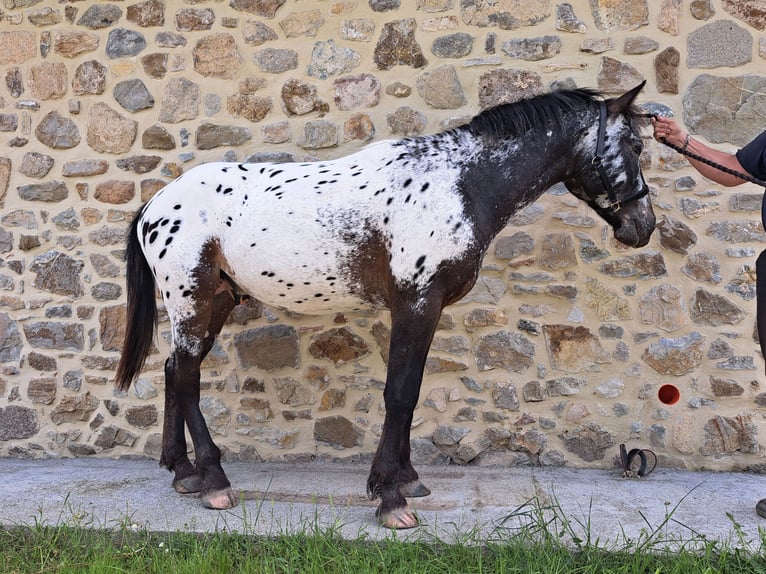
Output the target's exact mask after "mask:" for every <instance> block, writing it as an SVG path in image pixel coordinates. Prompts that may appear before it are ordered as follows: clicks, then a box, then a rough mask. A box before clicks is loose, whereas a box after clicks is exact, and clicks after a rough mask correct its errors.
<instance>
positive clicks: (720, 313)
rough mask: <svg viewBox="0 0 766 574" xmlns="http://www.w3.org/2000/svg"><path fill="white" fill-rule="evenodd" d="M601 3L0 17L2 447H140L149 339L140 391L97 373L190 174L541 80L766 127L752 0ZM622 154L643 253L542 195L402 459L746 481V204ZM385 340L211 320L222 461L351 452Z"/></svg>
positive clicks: (455, 346) (253, 2)
mask: <svg viewBox="0 0 766 574" xmlns="http://www.w3.org/2000/svg"><path fill="white" fill-rule="evenodd" d="M617 4H619V8H617V7H616V6H617ZM617 4H615V3H614V2H612V1H607V0H587V1H586V0H575V1H573V2H571V3H554V2H551V1H549V0H496V1H494V2H488V1H485V0H412V1H409V2H408V1H400V0H322V1H316V2H309V1H296V0H228V1H204V0H201V1H198V0H188V1H187V2H182V1H180V0H166V1H164V2H163V1H162V0H147V1H144V2H133V1H132V0H126V1H124V2H121V1H120V2H110V3H105V2H93V1H89V0H86V1H72V2H67V1H63V2H59V1H56V2H53V1H40V0H4V1H3V8H2V10H0V74H1V75H2V78H3V79H4V82H0V140H1V141H2V151H1V152H0V202H1V204H2V212H1V215H0V223H1V225H2V227H1V228H0V253H1V254H2V258H0V455H3V456H11V457H45V456H54V457H59V456H62V457H63V456H93V455H95V456H104V457H114V456H121V455H128V454H131V455H148V456H151V457H157V456H158V452H159V442H160V432H161V419H162V414H163V413H162V411H163V402H162V393H163V385H164V383H163V380H162V372H161V366H162V363H163V361H164V358H165V356H166V352H167V327H168V325H167V322H166V321H163V322H161V324H160V329H159V331H160V332H159V337H158V340H157V346H158V349H159V350H158V352H157V353H156V354H154V355H152V356H151V357H150V360H149V363H148V365H147V368H146V370H145V372H144V374H143V375H142V377H141V379H140V380H139V381H138V382H137V384H136V385H135V386H134V387H133V388H131V390H130V391H129V393H128V394H126V395H120V394H116V393H115V391H114V390H113V388H112V384H111V380H112V378H113V373H114V368H115V365H116V362H117V360H118V357H119V351H120V346H121V341H122V328H123V320H124V313H125V305H124V298H125V294H124V280H123V275H124V265H123V261H122V258H123V241H124V238H125V232H126V228H127V225H128V222H129V221H130V219H131V217H132V216H133V213H134V212H135V210H136V209H137V208H138V207H139V206H140V205H141V203H142V202H143V201H145V200H146V199H147V198H149V197H151V195H152V194H153V193H155V192H156V191H157V190H158V189H160V188H161V187H162V186H163V185H164V184H165V183H167V182H168V181H170V180H171V179H172V178H174V177H176V176H178V175H179V174H181V173H183V172H184V171H185V170H187V169H189V168H190V167H191V166H193V165H196V164H199V163H202V162H207V161H212V160H220V159H229V160H237V161H242V160H253V161H258V160H276V161H283V160H294V159H296V160H301V161H302V160H304V159H324V158H333V157H338V156H341V155H344V154H347V153H350V152H352V151H353V150H355V149H358V148H359V147H360V146H363V145H365V144H367V143H368V142H370V141H372V140H374V139H381V138H389V137H402V136H406V135H414V134H420V133H432V132H435V131H438V130H440V129H444V128H445V127H449V126H452V125H455V124H457V123H459V122H462V121H464V120H465V119H466V118H468V117H470V116H471V115H473V114H475V113H477V112H478V111H479V110H480V109H482V108H484V107H487V106H491V105H494V104H498V103H502V102H506V101H514V100H516V99H518V98H521V97H525V96H529V95H533V94H537V93H540V92H543V91H546V90H548V89H550V88H553V87H572V86H588V87H595V88H597V89H599V90H602V91H603V92H605V93H607V94H617V93H621V92H622V91H624V90H626V89H628V88H630V87H633V86H634V85H636V84H637V83H638V82H639V81H640V80H642V79H647V80H648V83H647V87H646V89H645V91H644V92H643V94H642V96H641V102H642V103H645V104H646V105H647V107H648V108H650V109H654V110H664V111H666V112H669V111H671V110H672V111H673V112H674V113H675V115H676V116H677V117H678V118H680V119H682V121H683V122H684V123H685V125H686V126H687V127H688V129H689V130H690V131H691V132H692V133H694V134H695V135H697V136H698V137H700V138H701V139H704V140H707V141H709V142H713V143H715V144H717V145H719V147H720V148H721V149H727V150H733V149H735V148H736V146H737V145H741V144H743V143H744V142H746V141H747V140H748V139H749V138H751V137H752V136H754V135H756V134H757V133H759V132H760V130H761V129H762V127H763V126H764V125H766V97H765V96H764V94H765V93H766V91H764V85H766V76H764V75H761V74H760V72H761V71H762V70H763V67H764V58H766V36H765V35H764V34H763V30H764V27H766V18H764V16H763V12H762V11H761V10H759V6H761V5H762V2H760V0H693V1H691V2H681V0H662V1H657V2H649V1H648V0H625V1H623V2H619V3H617ZM3 83H4V85H2V84H3ZM648 136H649V133H648V132H647V140H646V143H647V146H646V152H645V158H644V165H645V173H646V176H647V179H648V181H649V182H650V184H651V187H652V196H653V199H654V203H655V206H656V211H657V214H658V230H657V232H656V234H655V235H654V237H653V239H652V241H651V243H650V244H649V246H647V247H646V248H643V249H639V250H630V249H627V248H625V247H624V246H620V245H618V244H616V243H615V242H614V240H613V239H611V232H610V230H609V229H608V227H607V226H606V225H605V224H604V222H603V221H601V220H600V219H599V218H598V217H597V216H596V214H595V213H593V212H592V211H590V210H589V209H588V208H587V207H586V206H584V205H581V204H579V203H578V202H577V201H576V200H575V199H574V197H572V196H571V195H569V194H567V193H566V192H564V191H562V190H561V189H553V190H551V191H550V192H549V193H547V194H545V195H544V196H543V198H541V199H540V201H539V202H537V203H535V204H534V205H531V206H530V207H528V208H527V209H526V210H525V211H524V212H523V213H520V214H518V215H517V216H516V217H515V218H514V219H513V221H512V222H511V223H510V225H509V226H508V227H507V229H505V230H504V231H503V232H502V233H501V234H500V236H499V237H498V239H497V240H496V242H495V243H494V244H493V245H492V246H491V248H490V250H489V252H488V254H487V257H486V260H485V264H484V267H483V269H482V273H481V276H480V278H479V280H478V283H477V285H476V287H475V288H474V289H473V291H472V292H471V293H470V295H469V296H467V297H466V298H465V300H464V301H462V302H461V303H459V304H457V305H455V306H453V307H451V308H449V309H448V310H447V312H446V313H445V315H444V317H443V320H442V323H441V326H440V329H439V331H438V332H437V336H436V339H435V341H434V345H433V349H432V353H431V355H430V358H429V360H428V364H427V367H426V371H427V372H426V375H425V379H424V385H423V391H422V394H421V400H420V403H419V406H418V408H417V410H416V412H415V421H414V423H413V426H414V429H413V436H414V437H415V438H414V445H415V449H414V453H415V458H416V459H417V460H418V461H426V462H430V463H447V462H449V461H454V462H457V463H461V464H463V463H473V464H500V465H525V464H543V465H564V464H567V465H571V466H599V467H605V468H609V467H611V466H612V465H613V464H614V458H615V455H616V454H617V452H618V445H619V444H620V443H621V442H625V443H628V445H629V446H631V447H632V446H642V447H649V448H652V449H653V450H655V451H656V452H657V453H658V454H659V456H660V461H661V464H663V465H672V466H679V467H687V468H716V469H739V468H746V467H751V468H753V467H756V466H757V465H759V464H760V461H761V452H762V449H761V443H762V442H763V440H764V438H766V434H765V433H766V430H760V429H759V423H760V422H761V421H762V419H763V416H764V412H765V411H764V407H765V406H766V389H764V388H761V386H760V382H761V380H762V377H761V373H762V372H763V368H764V367H763V360H762V358H761V356H760V354H759V353H758V351H757V344H756V341H755V340H754V309H755V301H754V276H753V265H754V261H755V258H756V256H757V254H758V253H759V252H760V250H761V248H762V247H763V244H764V242H766V237H765V236H764V230H763V229H762V227H761V223H760V221H759V214H758V210H759V206H760V201H761V193H762V190H761V189H759V188H757V187H756V186H752V185H746V186H742V187H740V188H736V189H733V190H730V189H723V188H721V187H720V186H717V185H715V184H713V183H711V182H709V181H705V180H704V179H703V178H701V177H700V176H699V175H698V174H697V173H696V172H694V171H693V170H692V169H691V168H690V167H689V166H688V164H687V163H686V161H685V160H684V159H683V158H682V157H680V156H678V155H677V154H675V152H672V151H671V150H669V149H667V148H664V147H662V146H659V145H658V144H657V143H656V142H654V141H652V140H651V139H650V138H649V137H648ZM387 337H388V317H387V315H386V313H368V314H358V315H350V314H349V315H331V316H322V317H304V316H294V315H288V314H285V313H283V312H281V311H280V310H279V309H272V308H267V307H262V306H260V305H259V304H257V303H255V302H252V303H250V304H248V305H246V306H240V307H238V308H237V309H236V310H235V312H234V313H233V316H232V321H231V324H230V325H229V326H227V327H226V329H225V331H224V333H223V336H222V337H221V338H220V341H219V344H218V345H217V346H216V347H215V349H214V350H213V352H212V353H211V355H210V357H209V358H208V359H207V360H206V362H205V364H204V372H203V380H204V386H203V395H204V398H203V399H202V401H201V406H202V409H203V411H204V413H205V416H206V417H207V420H208V422H209V425H210V428H211V430H212V432H213V434H214V438H215V440H216V441H217V442H218V443H219V444H220V445H221V446H222V448H223V449H224V452H225V455H226V457H227V458H228V459H230V460H231V459H241V460H256V459H273V460H277V459H279V460H283V459H284V460H301V459H305V458H310V457H325V458H331V459H333V458H344V459H345V458H350V459H360V458H369V456H370V453H372V452H373V451H374V449H375V446H376V442H377V440H378V438H379V435H380V430H381V423H382V411H383V401H382V387H383V381H384V377H385V355H386V341H387ZM663 384H671V385H675V386H676V387H677V388H678V389H679V390H680V392H681V400H680V401H679V402H678V403H677V404H675V405H672V406H671V405H667V404H663V403H662V402H660V401H659V400H658V389H659V387H660V386H661V385H663Z"/></svg>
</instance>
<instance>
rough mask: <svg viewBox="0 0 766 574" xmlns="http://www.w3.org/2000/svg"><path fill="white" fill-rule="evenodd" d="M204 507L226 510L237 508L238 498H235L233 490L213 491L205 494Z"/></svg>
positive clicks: (227, 488)
mask: <svg viewBox="0 0 766 574" xmlns="http://www.w3.org/2000/svg"><path fill="white" fill-rule="evenodd" d="M202 505H203V506H204V507H205V508H213V509H215V510H226V509H228V508H234V507H235V506H237V498H236V497H235V496H234V491H233V490H232V489H231V488H229V487H226V488H222V489H221V490H212V491H210V492H208V493H206V494H203V495H202Z"/></svg>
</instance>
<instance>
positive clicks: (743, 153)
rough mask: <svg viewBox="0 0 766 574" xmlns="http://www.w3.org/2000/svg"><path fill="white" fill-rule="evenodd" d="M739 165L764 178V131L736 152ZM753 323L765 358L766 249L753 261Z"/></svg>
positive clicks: (765, 218) (765, 208)
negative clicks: (754, 301)
mask: <svg viewBox="0 0 766 574" xmlns="http://www.w3.org/2000/svg"><path fill="white" fill-rule="evenodd" d="M736 156H737V160H738V161H739V163H740V165H741V166H742V167H743V168H744V169H745V171H746V172H748V173H749V174H750V175H752V176H753V177H757V178H758V179H766V132H762V133H761V135H759V136H758V137H756V138H755V139H754V140H753V141H751V142H750V143H748V144H746V145H745V147H743V148H742V149H740V150H738V151H737V153H736ZM761 223H762V224H763V226H764V227H766V200H764V201H762V202H761ZM755 298H756V305H755V307H756V310H755V317H756V320H755V324H756V328H757V332H758V341H759V343H760V347H761V354H762V355H763V357H764V358H766V249H764V250H763V251H762V252H761V255H760V256H759V257H758V259H757V260H756V262H755Z"/></svg>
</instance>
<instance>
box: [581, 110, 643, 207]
mask: <svg viewBox="0 0 766 574" xmlns="http://www.w3.org/2000/svg"><path fill="white" fill-rule="evenodd" d="M605 142H606V102H604V101H603V100H601V101H599V103H598V140H597V142H596V155H594V156H593V160H592V162H591V163H592V164H593V166H594V167H595V168H596V171H598V175H599V177H600V178H601V185H602V186H604V191H606V196H607V197H608V198H609V207H606V208H602V210H604V211H607V212H608V213H617V212H618V211H620V209H622V204H623V203H627V202H629V201H635V200H637V199H641V198H642V197H644V196H645V195H646V194H647V193H649V187H648V186H647V185H645V184H644V185H643V186H642V187H641V189H640V190H639V191H637V192H636V193H635V194H633V195H631V196H629V197H623V198H619V197H617V194H616V193H615V191H614V188H613V187H612V182H611V181H609V176H608V175H607V173H606V169H604V144H605Z"/></svg>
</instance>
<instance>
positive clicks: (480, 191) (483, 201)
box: [463, 131, 574, 240]
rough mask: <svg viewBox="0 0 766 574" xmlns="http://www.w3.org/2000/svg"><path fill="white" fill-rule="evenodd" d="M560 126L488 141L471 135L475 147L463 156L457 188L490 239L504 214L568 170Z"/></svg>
mask: <svg viewBox="0 0 766 574" xmlns="http://www.w3.org/2000/svg"><path fill="white" fill-rule="evenodd" d="M563 133H566V132H565V131H564V132H562V131H558V132H556V133H554V132H547V131H546V132H543V133H541V134H537V135H533V136H530V137H519V138H514V139H508V140H503V141H500V142H497V143H489V142H488V141H487V140H486V139H483V138H482V137H481V136H475V137H476V141H475V147H476V149H477V153H475V154H473V156H472V157H471V161H469V162H466V163H465V164H464V165H465V167H466V169H465V172H464V176H463V192H464V193H465V194H466V196H467V199H468V203H469V204H470V205H471V206H472V208H473V209H474V210H475V212H476V216H478V217H479V218H481V219H483V220H484V221H485V222H486V224H487V226H486V229H487V231H488V232H489V233H490V234H491V236H490V237H488V238H487V239H488V240H489V239H491V238H492V237H494V235H495V234H497V233H498V232H499V231H500V230H501V229H502V228H503V227H504V226H505V224H506V223H507V221H508V219H510V217H511V216H512V215H513V214H514V213H516V212H518V211H519V210H521V209H523V208H524V207H526V206H527V205H529V204H531V203H533V202H534V201H535V200H537V198H539V197H540V196H541V195H542V194H543V193H544V192H545V190H547V189H549V188H550V187H552V186H553V185H555V184H556V183H559V182H561V181H563V180H565V179H566V178H567V177H569V176H570V175H571V173H570V172H571V169H572V165H573V161H572V155H573V153H574V150H573V146H574V143H573V142H572V141H569V140H568V138H567V137H565V136H564V135H563Z"/></svg>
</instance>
